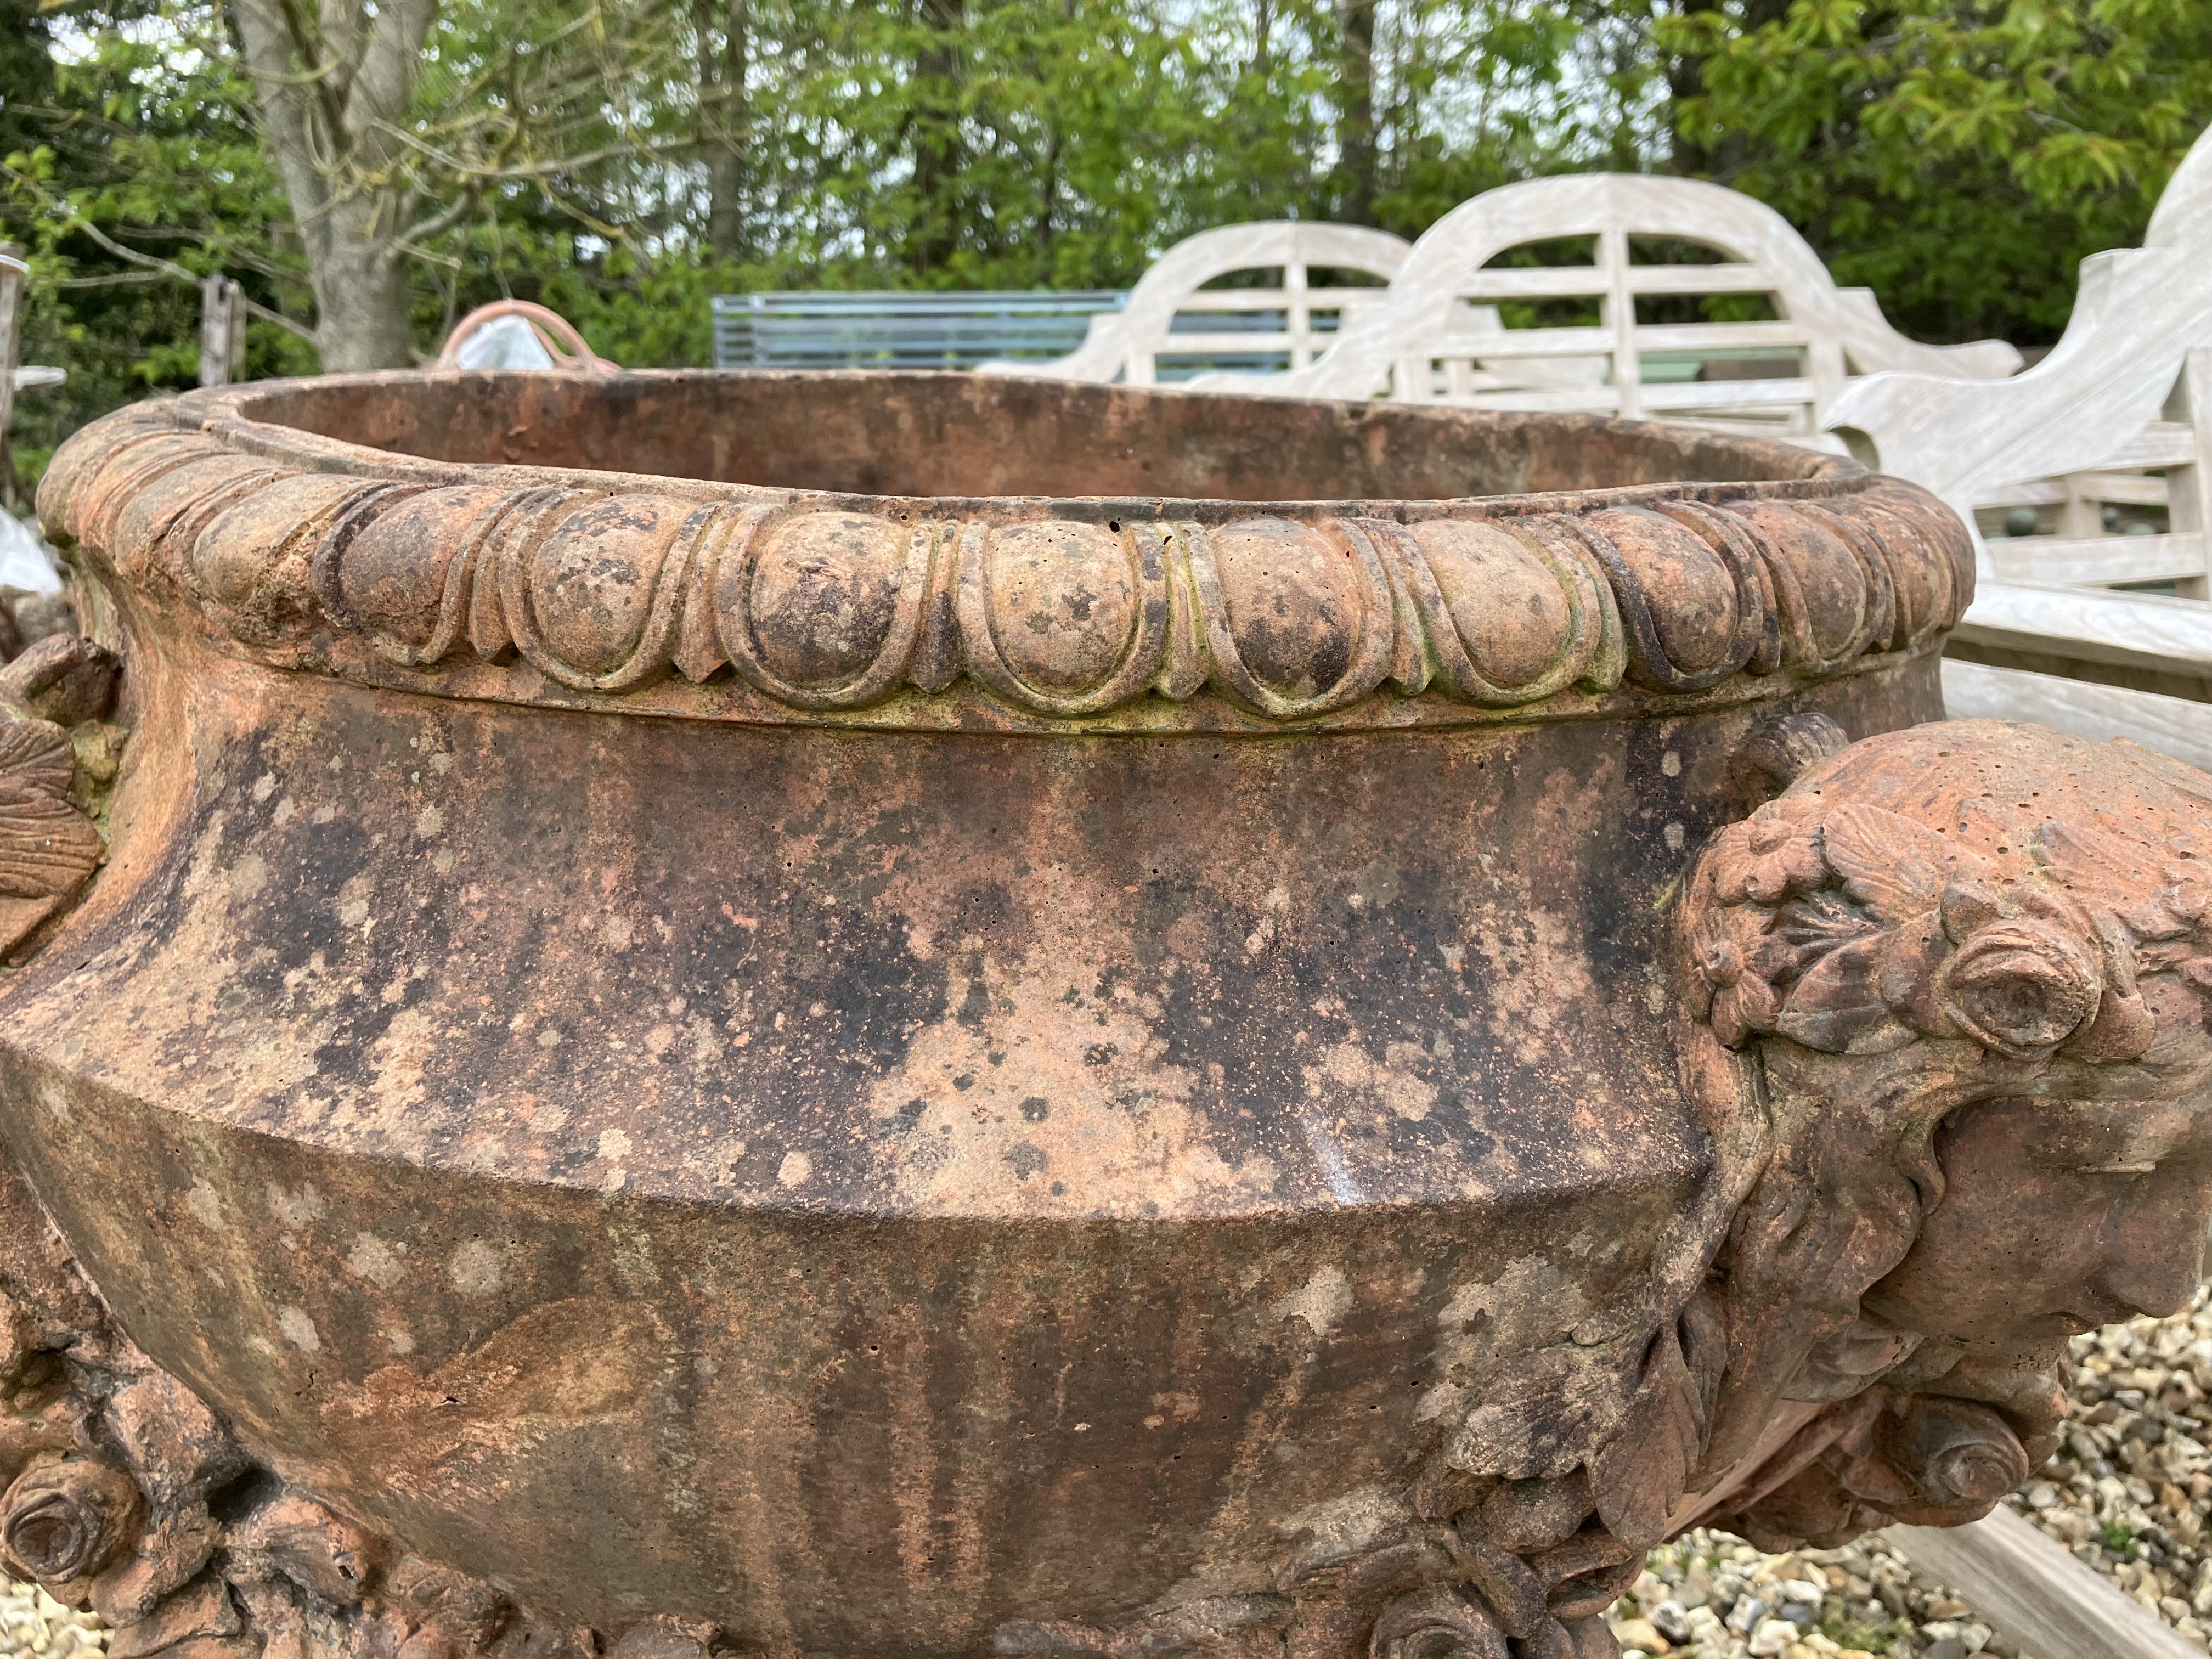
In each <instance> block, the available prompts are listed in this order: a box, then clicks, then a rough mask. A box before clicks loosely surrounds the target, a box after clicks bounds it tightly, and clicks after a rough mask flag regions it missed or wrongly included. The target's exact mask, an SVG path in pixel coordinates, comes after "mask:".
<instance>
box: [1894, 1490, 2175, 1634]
mask: <svg viewBox="0 0 2212 1659" xmlns="http://www.w3.org/2000/svg"><path fill="white" fill-rule="evenodd" d="M1882 1536H1883V1537H1885V1538H1887V1539H1888V1540H1889V1541H1890V1542H1891V1543H1893V1544H1894V1545H1896V1546H1897V1547H1898V1550H1899V1553H1902V1554H1903V1555H1904V1556H1905V1559H1907V1560H1908V1561H1910V1562H1911V1563H1912V1565H1914V1566H1916V1567H1918V1568H1919V1569H1920V1570H1921V1571H1923V1572H1924V1573H1926V1574H1928V1575H1929V1577H1932V1578H1938V1579H1941V1580H1942V1582H1943V1583H1946V1584H1948V1585H1949V1586H1950V1587H1951V1588H1952V1589H1954V1590H1956V1591H1958V1592H1959V1594H1960V1595H1963V1596H1965V1597H1966V1600H1967V1601H1969V1602H1970V1603H1972V1606H1973V1609H1974V1611H1975V1612H1976V1613H1978V1614H1979V1615H1980V1616H1981V1617H1982V1618H1983V1619H1984V1620H1986V1621H1987V1622H1988V1624H1989V1625H1990V1626H1991V1627H1992V1628H1993V1629H1995V1630H1996V1632H1997V1633H1998V1634H1999V1635H2001V1636H2003V1637H2005V1638H2007V1639H2008V1640H2009V1641H2010V1642H2011V1643H2012V1644H2013V1645H2014V1646H2015V1647H2016V1648H2018V1649H2019V1650H2021V1653H2022V1654H2023V1655H2026V1656H2027V1659H2190V1656H2191V1654H2196V1653H2197V1649H2196V1648H2195V1647H2194V1646H2193V1645H2191V1644H2190V1642H2189V1641H2188V1640H2187V1639H2186V1638H2184V1637H2182V1636H2181V1635H2180V1634H2179V1632H2176V1631H2175V1630H2174V1629H2173V1628H2172V1626H2170V1625H2168V1624H2166V1622H2165V1621H2164V1620H2161V1619H2160V1617H2159V1616H2158V1615H2157V1614H2156V1613H2151V1612H2148V1611H2147V1610H2145V1609H2144V1608H2143V1607H2140V1606H2138V1605H2137V1604H2136V1602H2135V1601H2132V1600H2131V1599H2130V1598H2129V1597H2128V1596H2127V1595H2124V1594H2123V1593H2122V1592H2121V1590H2120V1587H2119V1586H2118V1585H2117V1584H2115V1583H2112V1580H2111V1579H2109V1578H2106V1577H2104V1576H2103V1575H2102V1574H2101V1573H2100V1572H2098V1571H2096V1570H2095V1569H2094V1568H2092V1567H2086V1566H2084V1565H2081V1562H2079V1561H2076V1560H2075V1559H2074V1558H2073V1556H2072V1555H2070V1554H2069V1553H2067V1550H2066V1548H2065V1547H2064V1546H2063V1545H2061V1544H2059V1543H2057V1542H2056V1541H2053V1540H2051V1539H2050V1538H2046V1537H2045V1536H2044V1534H2042V1533H2040V1532H2039V1531H2037V1530H2036V1529H2035V1528H2033V1527H2032V1526H2030V1525H2029V1524H2028V1523H2027V1522H2025V1521H2023V1520H2021V1518H2020V1516H2017V1515H2015V1514H2014V1513H2013V1512H2012V1511H2011V1510H2008V1509H2007V1508H2005V1507H2004V1505H2003V1504H1998V1505H1997V1507H1996V1509H1994V1510H1990V1512H1989V1514H1988V1515H1986V1516H1984V1517H1983V1518H1982V1519H1981V1520H1979V1521H1976V1522H1972V1523H1971V1524H1970V1525H1967V1526H1964V1527H1892V1528H1889V1529H1888V1530H1887V1532H1885V1533H1884V1534H1882ZM2198 1659H2203V1656H2201V1655H2199V1656H2198Z"/></svg>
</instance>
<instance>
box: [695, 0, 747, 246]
mask: <svg viewBox="0 0 2212 1659" xmlns="http://www.w3.org/2000/svg"><path fill="white" fill-rule="evenodd" d="M714 14H715V3H714V0H696V4H695V5H694V7H693V9H692V19H693V32H694V33H696V36H697V38H698V52H699V100H700V106H701V108H700V115H701V126H702V129H703V134H704V140H705V148H706V152H707V155H706V160H707V246H708V248H709V249H710V250H711V251H712V252H713V253H714V256H715V258H720V259H742V258H744V257H745V255H746V254H747V253H748V252H750V251H751V250H750V246H749V245H748V243H747V240H746V235H745V222H746V208H747V205H748V204H747V202H746V191H745V186H746V183H747V179H746V176H745V174H746V167H745V144H746V142H747V139H748V137H749V134H748V127H749V125H750V114H751V112H750V107H749V106H748V102H747V95H746V88H745V73H746V70H747V69H748V67H749V66H750V58H751V47H752V40H751V31H752V19H751V16H750V9H749V7H748V4H747V0H727V3H726V5H725V6H724V7H723V8H722V15H721V18H720V29H719V31H718V30H717V29H716V27H715V21H716V20H715V15H714ZM718 33H719V35H720V40H717V39H716V36H717V34H718Z"/></svg>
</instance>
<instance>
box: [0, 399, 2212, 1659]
mask: <svg viewBox="0 0 2212 1659" xmlns="http://www.w3.org/2000/svg"><path fill="white" fill-rule="evenodd" d="M40 514H41V517H42V520H43V521H44V523H45V525H46V529H47V531H48V533H49V534H50V535H52V537H53V538H55V539H56V540H57V541H58V542H59V543H61V544H64V546H65V547H66V548H68V549H69V550H70V557H71V558H72V560H73V561H74V562H75V565H76V573H77V580H78V583H79V589H80V593H79V602H80V605H81V608H82V613H83V616H84V617H85V633H86V635H87V637H86V638H84V639H82V640H69V641H55V642H50V643H49V644H48V645H47V646H45V647H40V649H39V650H38V651H37V652H34V653H31V654H30V655H27V657H26V658H24V659H19V660H18V662H17V663H15V664H13V665H9V667H8V668H7V669H6V670H4V671H0V703H4V705H5V710H6V723H5V725H4V726H0V935H3V936H4V937H0V944H4V946H5V949H6V952H7V955H8V959H9V962H10V963H11V964H13V965H12V968H11V970H10V971H9V973H7V975H5V976H4V980H0V1145H4V1152H5V1156H6V1158H7V1161H8V1162H9V1164H11V1165H12V1174H11V1175H10V1176H9V1179H8V1180H7V1181H6V1182H0V1196H4V1203H0V1288H4V1290H5V1292H6V1296H7V1297H8V1301H7V1303H6V1305H5V1307H4V1309H0V1312H4V1314H5V1321H4V1334H5V1336H6V1338H7V1343H6V1346H7V1352H6V1354H5V1356H4V1361H5V1364H4V1368H0V1381H4V1382H5V1383H7V1392H6V1394H5V1395H4V1401H5V1407H6V1412H5V1415H4V1417H0V1482H12V1483H13V1484H12V1486H9V1488H8V1491H7V1494H6V1498H5V1499H4V1512H0V1544H4V1546H5V1548H6V1551H7V1553H8V1556H9V1560H10V1561H11V1562H12V1563H13V1564H14V1565H15V1568H16V1569H17V1570H18V1571H23V1572H27V1573H31V1574H33V1575H35V1576H36V1577H39V1578H40V1580H41V1581H42V1582H44V1583H46V1584H47V1585H48V1586H49V1588H51V1589H53V1590H54V1591H55V1593H56V1594H58V1595H64V1596H68V1597H75V1598H79V1599H85V1598H88V1599H89V1601H90V1603H91V1604H92V1605H93V1606H94V1607H96V1608H97V1609H98V1610H99V1611H100V1613H101V1614H102V1615H103V1616H104V1617H105V1618H106V1619H107V1620H109V1621H110V1622H111V1623H112V1624H113V1625H114V1626H117V1627H118V1629H117V1633H116V1635H115V1637H114V1638H113V1645H112V1647H111V1649H110V1652H111V1654H112V1656H113V1659H149V1656H152V1655H154V1654H156V1653H172V1654H175V1655H177V1656H179V1659H252V1656H254V1655H257V1654H261V1655H268V1656H271V1659H275V1656H277V1655H279V1654H280V1653H281V1654H282V1655H283V1656H284V1659H295V1656H305V1655H306V1654H307V1653H309V1652H311V1651H313V1652H321V1651H340V1650H342V1651H344V1652H346V1653H349V1654H355V1653H357V1654H360V1655H362V1656H372V1655H374V1656H378V1659H398V1656H402V1655H404V1656H406V1659H463V1656H468V1655H471V1654H475V1653H478V1652H484V1653H489V1654H495V1655H500V1656H505V1659H521V1656H524V1655H525V1654H541V1653H542V1654H546V1655H555V1654H558V1655H561V1656H563V1659H585V1656H587V1655H592V1654H595V1653H598V1652H599V1651H602V1650H605V1651H607V1652H610V1653H612V1654H617V1655H621V1656H623V1659H681V1656H684V1655H691V1656H698V1655H701V1654H703V1653H705V1652H708V1651H711V1650H731V1651H733V1652H737V1653H745V1654H762V1655H767V1654H776V1655H788V1656H797V1655H801V1654H809V1655H811V1654H826V1655H837V1656H876V1655H915V1656H965V1655H981V1654H987V1653H992V1652H994V1651H995V1652H998V1653H1002V1654H1027V1655H1047V1656H1058V1655H1077V1654H1097V1655H1112V1656H1132V1659H1134V1656H1160V1659H1164V1656H1170V1655H1203V1656H1222V1659H1244V1656H1260V1655H1283V1656H1295V1659H1352V1656H1359V1655H1368V1654H1373V1655H1376V1656H1383V1659H1434V1656H1443V1655H1449V1654H1464V1655H1468V1656H1474V1659H1504V1656H1508V1655H1509V1654H1510V1655H1512V1656H1519V1659H1538V1656H1557V1655H1577V1656H1592V1655H1601V1654H1605V1653H1608V1652H1610V1651H1611V1647H1610V1642H1611V1638H1610V1637H1609V1636H1607V1634H1606V1632H1605V1626H1604V1624H1603V1621H1602V1620H1601V1619H1600V1618H1599V1617H1598V1614H1599V1613H1601V1610H1602V1609H1603V1608H1604V1607H1605V1606H1606V1605H1607V1603H1608V1602H1609V1601H1611V1600H1612V1598H1613V1596H1614V1595H1616V1594H1618V1592H1619V1591H1620V1589H1621V1588H1622V1587H1623V1586H1624V1584H1625V1583H1626V1582H1627V1581H1628V1580H1629V1579H1631V1578H1632V1577H1634V1575H1635V1573H1636V1571H1637V1570H1638V1564H1639V1562H1640V1559H1641V1558H1642V1555H1643V1553H1644V1551H1645V1550H1647V1549H1648V1548H1649V1547H1650V1546H1651V1545H1653V1544H1654V1543H1656V1542H1657V1541H1660V1540H1662V1538H1664V1537H1667V1536H1668V1535H1669V1534H1672V1533H1674V1532H1675V1531H1678V1530H1680V1529H1681V1528H1685V1527H1687V1526H1690V1525H1692V1524H1704V1523H1712V1524H1721V1525H1726V1526H1728V1527H1730V1528H1735V1529H1737V1530H1740V1531H1743V1532H1746V1533H1747V1534H1749V1535H1751V1536H1752V1537H1753V1538H1754V1539H1756V1540H1759V1541H1762V1542H1769V1543H1773V1542H1776V1541H1802V1540H1812V1541H1821V1542H1834V1541H1840V1540H1841V1539H1843V1538H1845V1537H1848V1536H1850V1535H1851V1534H1854V1533H1856V1532H1857V1531H1859V1530H1861V1529H1863V1528H1866V1527H1869V1526H1873V1525H1879V1524H1883V1523H1886V1522H1887V1521H1888V1520H1890V1519H1893V1518H1899V1517H1901V1518H1905V1519H1908V1520H1912V1521H1916V1522H1923V1523H1941V1522H1954V1521H1960V1520H1964V1519H1967V1518H1971V1517H1972V1516H1976V1515H1978V1514H1980V1513H1982V1512H1984V1510H1986V1509H1987V1508H1988V1507H1989V1505H1990V1504H1991V1503H1992V1502H1994V1500H1995V1499H1996V1498H1997V1497H1998V1495H1999V1494H2000V1493H2002V1492H2004V1491H2005V1490H2007V1489H2008V1488H2009V1487H2010V1486H2012V1485H2014V1484H2015V1483H2016V1482H2017V1481H2018V1480H2021V1478H2022V1477H2023V1476H2024V1475H2025V1474H2027V1471H2028V1469H2029V1468H2030V1467H2031V1465H2032V1464H2033V1463H2035V1462H2039V1461H2040V1460H2041V1458H2042V1457H2043V1456H2044V1455H2046V1453H2047V1452H2048V1450H2049V1449H2050V1448H2051V1445H2052V1444H2053V1443H2054V1439H2055V1435H2056V1425H2057V1420H2058V1414H2059V1413H2060V1412H2061V1410H2062V1409H2063V1402H2062V1401H2061V1399H2060V1397H2059V1396H2058V1395H2057V1391H2056V1389H2055V1385H2054V1383H2053V1368H2054V1366H2055V1365H2056V1364H2057V1360H2058V1358H2059V1356H2060V1354H2061V1352H2062V1351H2063V1342H2064V1339H2065V1337H2066V1335H2067V1334H2069V1332H2071V1331H2073V1330H2075V1329H2078V1328H2081V1327H2083V1326H2085V1325H2088V1324H2092V1323H2095V1322H2101V1321H2104V1320H2107V1319H2112V1318H2116V1317H2120V1316H2124V1315H2126V1314H2127V1313H2129V1312H2131V1311H2134V1310H2145V1311H2160V1310H2165V1309H2166V1308H2168V1307H2170V1306H2172V1304H2175V1303H2176V1302H2178V1301H2181V1300H2185V1298H2186V1296H2187V1294H2188V1292H2189V1291H2190V1290H2191V1288H2192V1287H2193V1285H2194V1284H2195V1276H2196V1272H2197V1266H2198V1262H2197V1251H2198V1249H2199V1241H2201V1239H2202V1238H2203V1234H2204V1225H2203V1224H2204V1221H2205V1219H2206V1216H2207V1211H2208V1207H2212V1138H2208V1135H2207V1133H2206V1127H2205V1125H2204V1123H2203V1118H2204V1116H2205V1110H2206V1108H2207V1107H2208V1105H2212V1097H2208V1093H2207V1090H2206V1085H2205V1079H2206V1077H2207V1074H2208V1070H2212V1042H2208V1040H2207V1037H2206V1035H2205V1029H2204V1022H2205V1006H2204V1005H2205V1000H2206V997H2207V995H2208V993H2212V904H2208V901H2209V900H2212V887H2208V884H2207V881H2206V877H2205V873H2204V872H2205V871H2206V870H2207V868H2208V866H2212V780H2208V779H2207V778H2205V777H2204V776H2203V775H2200V774H2197V773H2194V772H2191V771H2190V770H2189V769H2186V768H2184V767H2182V766H2180V765H2179V764H2178V763H2172V762H2169V761H2166V760H2165V759H2163V758H2161V757H2158V756H2155V755H2153V754H2150V753H2149V752H2148V751H2145V750H2139V749H2135V748H2132V747H2130V746H2127V745H2124V744H2088V743H2084V742H2080V741H2076V740H2073V739H2069V738H2058V737H2056V736H2053V735H2051V734H2050V733H2047V732H2039V731H2037V730H2034V729H2032V728H2024V727H2010V726H1994V725H1985V724H1962V725H1944V724H1928V722H1934V721H1939V720H1940V717H1941V714H1942V708H1941V702H1940V696H1939V690H1938V683H1937V678H1936V659H1937V653H1938V652H1939V650H1940V647H1941V645H1942V636H1943V634H1944V631H1945V629H1947V628H1948V626H1949V625H1950V624H1951V623H1953V622H1954V621H1955V620H1956V618H1957V617H1958V615H1959V613H1960V609H1961V608H1962V606H1963V605H1964V604H1965V603H1966V599H1968V597H1969V590H1970V588H1971V584H1972V560H1971V558H1970V556H1969V545H1968V542H1967V539H1966V534H1965V532H1964V531H1963V529H1962V527H1961V526H1960V525H1959V523H1958V522H1957V521H1956V520H1954V519H1953V518H1952V517H1951V516H1950V515H1949V514H1948V513H1947V512H1946V511H1945V509H1943V508H1942V507H1941V506H1940V505H1939V504H1937V503H1936V501H1934V500H1933V499H1932V498H1931V497H1929V495H1926V494H1924V493H1923V492H1922V491H1920V490H1917V489H1913V488H1911V487H1909V486H1907V485H1905V484H1902V483H1897V482H1895V481H1893V480H1889V479H1886V478H1882V477H1875V476H1872V475H1869V474H1868V473H1866V472H1865V471H1862V470H1861V469H1859V468H1858V467H1857V465H1855V464H1853V463H1851V462H1850V461H1847V460H1845V459H1841V458H1839V457H1833V456H1828V455H1824V454H1820V453H1815V452H1813V451H1810V450H1807V449H1802V448H1798V447H1789V446H1784V445H1782V444H1779V443H1773V442H1767V441H1760V440H1757V439H1753V438H1739V437H1728V436H1722V435H1714V434H1709V433H1699V432H1696V431H1692V430H1688V429H1686V428H1667V427H1660V426H1654V425H1644V424H1638V423H1633V422H1610V421H1606V420H1601V419H1597V418H1592V417H1582V416H1546V415H1526V416H1522V415H1493V414H1478V413H1471V412H1465V411H1457V410H1440V409H1415V408H1406V407H1390V406H1384V405H1355V404H1326V403H1306V402H1295V401H1289V400H1266V399H1245V398H1226V397H1219V398H1217V397H1205V396H1195V395H1185V394H1178V393H1175V392H1154V391H1148V390H1131V389H1123V388H1114V387H1098V386H1068V385H1063V384H1054V383H1046V382H1032V381H1024V380H1013V379H989V380H982V379H966V378H963V377H959V376H927V375H885V374H811V375H780V374H750V375H745V374H613V375H609V374H457V373H443V372H434V373H424V374H396V375H386V376H370V377H352V378H347V377H338V378H333V379H327V380H317V381H312V382H297V383H283V384H270V385H264V386H246V387H241V388H234V389H228V390H224V391H220V392H198V393H194V394H191V395H188V396H185V397H183V398H176V399H173V400H168V401H163V402H158V403H153V404H143V405H140V406H138V407H137V408H135V409H131V410H125V411H124V412H123V413H121V414H119V415H117V416H112V417H111V418H109V419H106V420H104V421H101V422H98V423H96V424H95V425H94V426H91V427H89V428H86V429H85V430H84V431H83V432H82V433H80V434H79V435H77V436H76V438H74V439H73V440H72V441H70V443H69V444H68V445H67V446H66V447H64V449H63V450H62V452H61V453H59V454H58V456H57V457H56V458H55V460H54V462H53V465H52V468H51V470H50V471H48V473H47V474H46V480H45V483H44V484H43V486H42V488H41V491H40Z"/></svg>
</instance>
